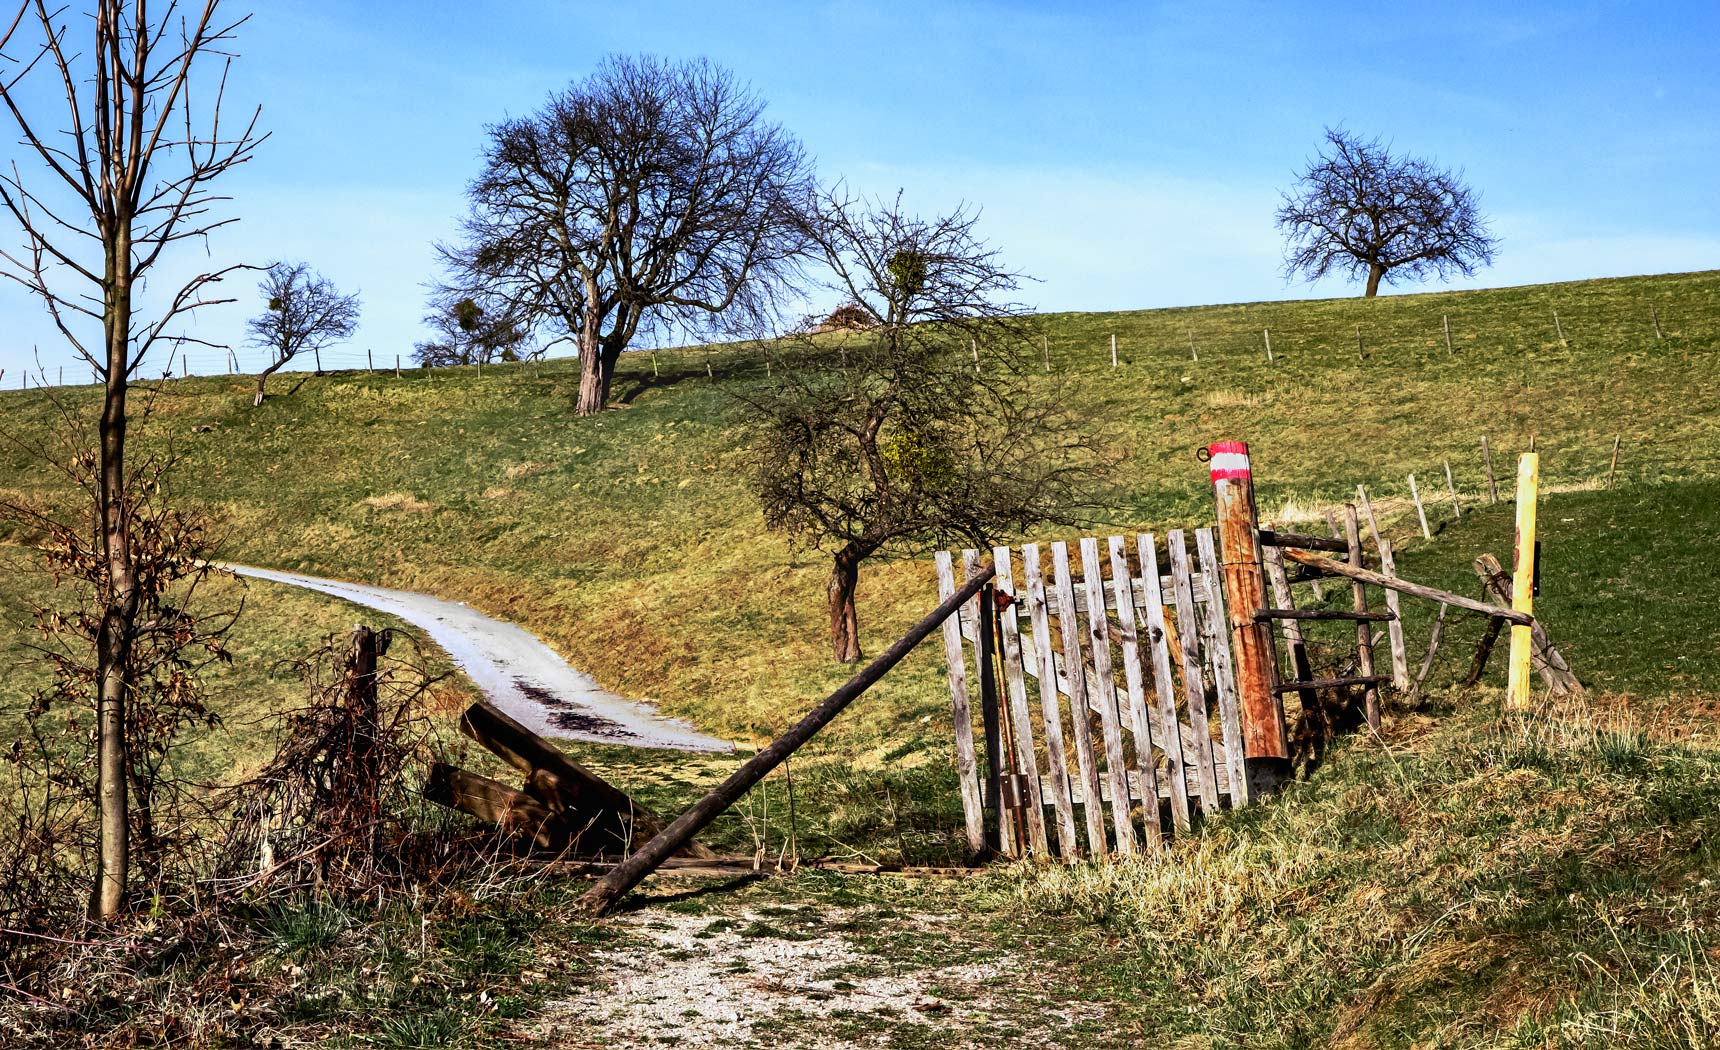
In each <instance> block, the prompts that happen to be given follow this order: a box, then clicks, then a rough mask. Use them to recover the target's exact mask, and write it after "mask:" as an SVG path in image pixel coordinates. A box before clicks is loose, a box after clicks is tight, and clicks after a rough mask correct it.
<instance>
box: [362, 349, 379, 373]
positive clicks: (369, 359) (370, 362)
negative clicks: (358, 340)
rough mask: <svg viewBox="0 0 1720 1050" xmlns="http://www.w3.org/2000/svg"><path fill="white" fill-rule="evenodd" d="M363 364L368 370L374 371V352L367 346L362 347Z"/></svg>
mask: <svg viewBox="0 0 1720 1050" xmlns="http://www.w3.org/2000/svg"><path fill="white" fill-rule="evenodd" d="M364 364H365V367H366V368H367V369H368V370H369V371H372V372H374V371H376V353H375V351H373V350H371V348H370V347H368V346H367V347H365V348H364Z"/></svg>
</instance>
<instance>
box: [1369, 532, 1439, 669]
mask: <svg viewBox="0 0 1720 1050" xmlns="http://www.w3.org/2000/svg"><path fill="white" fill-rule="evenodd" d="M1374 543H1375V545H1376V546H1378V547H1379V550H1380V573H1381V575H1384V576H1396V575H1397V561H1396V559H1395V558H1393V557H1392V541H1391V540H1388V539H1386V538H1385V537H1384V536H1380V535H1378V534H1377V533H1376V534H1375V536H1374ZM1385 595H1386V611H1387V612H1389V613H1391V619H1390V620H1388V621H1387V622H1386V641H1387V642H1388V643H1389V644H1390V645H1391V650H1392V687H1393V688H1394V689H1408V688H1409V650H1408V649H1407V648H1405V646H1404V642H1403V618H1402V616H1401V615H1400V614H1401V612H1402V610H1401V608H1400V607H1399V603H1398V592H1396V591H1394V590H1392V589H1391V588H1389V587H1388V588H1386V591H1385ZM1444 611H1445V607H1444V606H1441V607H1440V612H1442V613H1443V612H1444Z"/></svg>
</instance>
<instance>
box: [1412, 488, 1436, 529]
mask: <svg viewBox="0 0 1720 1050" xmlns="http://www.w3.org/2000/svg"><path fill="white" fill-rule="evenodd" d="M1409 496H1410V498H1411V499H1413V500H1415V516H1416V517H1417V518H1420V519H1421V538H1422V539H1424V540H1431V539H1433V533H1432V532H1430V531H1428V527H1427V511H1425V510H1423V509H1422V507H1421V490H1420V489H1417V488H1416V487H1415V475H1414V474H1411V475H1410V476H1409Z"/></svg>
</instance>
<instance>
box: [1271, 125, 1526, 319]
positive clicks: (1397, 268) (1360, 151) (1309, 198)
mask: <svg viewBox="0 0 1720 1050" xmlns="http://www.w3.org/2000/svg"><path fill="white" fill-rule="evenodd" d="M1277 221H1278V226H1279V228H1280V229H1281V230H1283V231H1284V235H1285V238H1286V245H1285V255H1284V276H1285V277H1286V278H1294V277H1295V276H1296V275H1298V274H1301V275H1302V276H1303V277H1305V278H1306V279H1307V280H1310V281H1317V280H1319V279H1320V278H1322V277H1325V276H1326V275H1327V274H1328V273H1333V272H1337V273H1341V274H1344V275H1346V276H1348V277H1349V278H1350V279H1352V280H1354V279H1355V278H1357V277H1361V278H1363V279H1364V280H1365V281H1366V284H1365V286H1364V290H1363V292H1362V294H1363V295H1364V296H1365V297H1368V298H1372V297H1373V296H1375V295H1378V294H1379V290H1380V284H1381V283H1382V282H1383V283H1386V284H1390V283H1393V282H1395V281H1397V280H1400V279H1403V278H1410V279H1415V280H1419V279H1421V278H1424V277H1427V276H1429V275H1432V276H1437V277H1440V278H1442V279H1443V278H1445V277H1446V276H1448V275H1450V274H1453V273H1459V274H1462V275H1464V276H1465V277H1468V276H1472V275H1474V273H1475V272H1476V270H1478V269H1480V268H1481V267H1483V266H1486V265H1488V264H1490V263H1492V261H1493V255H1494V251H1495V249H1496V248H1497V246H1498V243H1499V242H1498V240H1497V238H1495V237H1494V236H1493V235H1492V233H1491V232H1490V231H1489V230H1488V227H1487V220H1486V218H1485V217H1484V216H1483V215H1482V214H1481V208H1480V201H1479V198H1478V197H1477V196H1476V194H1475V191H1474V190H1472V189H1470V188H1469V186H1468V185H1467V184H1465V183H1464V181H1463V178H1462V173H1461V172H1454V171H1451V170H1449V169H1443V168H1439V167H1437V166H1436V165H1434V164H1433V163H1432V162H1431V161H1427V160H1423V159H1421V158H1419V157H1409V156H1395V155H1393V154H1392V152H1391V150H1390V149H1389V148H1387V147H1386V146H1384V145H1382V144H1381V143H1380V141H1379V140H1378V139H1363V138H1361V137H1359V136H1357V135H1354V134H1352V133H1350V132H1348V131H1345V130H1343V129H1342V128H1337V129H1333V128H1327V129H1326V148H1325V149H1322V150H1321V151H1320V153H1319V154H1318V155H1317V156H1316V157H1315V158H1314V159H1313V160H1311V161H1309V163H1308V166H1307V167H1306V168H1305V169H1304V170H1303V171H1302V173H1301V174H1300V175H1299V176H1298V178H1297V182H1296V186H1295V188H1294V189H1292V190H1290V191H1289V192H1287V193H1285V194H1284V203H1283V205H1282V206H1280V207H1279V209H1278V215H1277Z"/></svg>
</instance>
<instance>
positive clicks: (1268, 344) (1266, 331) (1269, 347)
mask: <svg viewBox="0 0 1720 1050" xmlns="http://www.w3.org/2000/svg"><path fill="white" fill-rule="evenodd" d="M1261 332H1262V333H1263V334H1264V335H1265V336H1266V363H1267V364H1272V329H1270V328H1262V329H1261Z"/></svg>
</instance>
